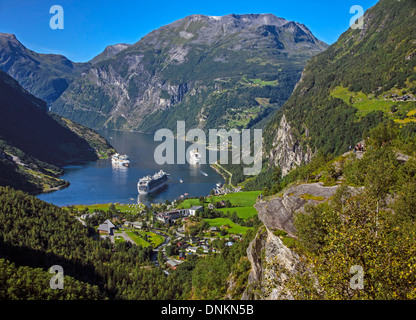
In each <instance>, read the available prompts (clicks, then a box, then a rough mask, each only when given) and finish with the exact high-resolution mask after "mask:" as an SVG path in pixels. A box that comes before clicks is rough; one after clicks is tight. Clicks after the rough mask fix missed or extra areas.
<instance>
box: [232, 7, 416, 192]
mask: <svg viewBox="0 0 416 320" xmlns="http://www.w3.org/2000/svg"><path fill="white" fill-rule="evenodd" d="M409 12H411V13H412V14H409ZM415 12H416V4H415V2H414V1H400V2H398V1H390V0H381V1H380V2H379V3H377V5H375V6H374V7H372V8H370V9H369V10H368V11H367V12H366V13H365V15H364V28H363V30H360V29H357V30H353V29H351V28H350V29H348V30H347V31H346V32H344V33H343V34H342V35H341V36H340V37H339V39H338V41H337V42H335V43H334V44H333V45H331V46H330V47H329V48H328V49H327V50H325V51H324V52H322V53H320V54H318V55H316V56H314V57H313V58H311V59H310V60H309V61H308V63H307V64H306V66H305V69H304V71H303V73H302V76H301V79H300V81H299V82H298V83H297V85H296V88H295V90H294V91H293V94H292V95H291V96H290V98H289V99H288V100H287V102H286V103H285V104H284V106H283V107H282V108H281V109H279V110H278V111H277V112H276V113H275V114H274V115H273V117H272V118H271V119H270V120H269V121H268V123H267V125H266V126H265V130H264V135H263V136H264V150H263V154H264V155H265V159H264V165H263V172H262V173H261V174H260V175H259V176H258V177H256V178H255V179H250V181H247V183H246V187H247V188H248V189H249V190H253V188H254V190H255V189H259V188H263V187H265V186H268V187H272V181H273V180H272V179H270V177H271V176H272V175H273V174H275V173H276V172H277V173H278V174H279V175H281V176H282V177H284V176H286V175H287V174H288V173H289V172H290V171H291V170H293V169H294V168H296V167H299V166H301V165H302V164H305V163H309V162H310V161H311V159H312V158H313V157H314V156H316V155H317V154H318V153H319V152H321V153H323V154H326V155H332V156H338V155H340V154H343V153H344V152H346V151H348V150H349V148H350V146H351V147H353V146H355V145H356V144H357V143H358V142H359V141H362V140H363V139H364V138H366V137H367V136H368V132H369V131H370V130H371V129H372V128H374V127H376V126H377V125H378V124H380V123H382V122H385V121H394V122H395V123H397V124H398V125H399V126H404V127H406V128H403V130H405V131H406V132H407V133H406V134H410V135H411V134H412V132H414V131H415V128H414V124H415V121H416V119H415V114H416V76H415V75H416V73H415V70H416V69H415V68H416V58H415V56H416V40H415V38H416V27H415V23H414V16H413V15H414V14H415ZM276 168H277V169H276ZM227 169H228V170H229V171H232V172H233V180H234V181H233V183H234V184H237V183H239V182H242V181H244V180H245V179H246V178H247V177H245V176H243V175H242V172H241V168H239V167H237V166H231V165H229V166H228V167H227ZM276 170H277V171H276Z"/></svg>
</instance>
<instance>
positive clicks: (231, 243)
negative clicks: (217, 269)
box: [225, 241, 234, 247]
mask: <svg viewBox="0 0 416 320" xmlns="http://www.w3.org/2000/svg"><path fill="white" fill-rule="evenodd" d="M233 244H234V242H232V241H228V242H227V243H226V244H225V246H226V247H231V246H232V245H233Z"/></svg>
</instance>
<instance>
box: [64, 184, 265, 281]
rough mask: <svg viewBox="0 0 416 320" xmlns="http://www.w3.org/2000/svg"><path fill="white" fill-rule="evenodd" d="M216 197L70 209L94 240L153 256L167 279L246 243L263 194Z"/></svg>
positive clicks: (217, 192)
mask: <svg viewBox="0 0 416 320" xmlns="http://www.w3.org/2000/svg"><path fill="white" fill-rule="evenodd" d="M223 192H224V190H223V189H221V188H217V189H216V190H215V192H213V194H211V195H209V196H207V197H199V198H179V199H177V200H174V201H173V202H169V201H166V202H165V203H158V204H152V206H151V207H146V206H144V205H143V204H119V203H115V204H107V205H92V206H71V207H68V210H70V212H71V213H72V214H74V215H75V217H76V218H77V219H78V221H80V223H82V224H83V225H84V226H85V227H86V228H87V227H88V228H90V229H91V230H94V235H93V236H94V237H95V238H96V239H97V240H98V239H100V240H107V241H110V242H111V243H112V244H114V245H115V244H117V243H123V242H126V243H130V244H131V245H137V246H142V247H145V248H149V249H151V250H152V251H153V255H152V257H153V258H152V262H153V263H154V264H155V265H156V266H157V267H160V268H162V269H163V270H164V272H165V273H166V274H169V272H170V271H171V270H175V269H176V268H177V267H178V266H179V265H180V264H181V263H183V262H184V261H186V260H188V259H190V258H191V257H204V256H206V255H208V254H216V253H219V252H221V251H222V250H224V249H225V248H226V247H230V246H232V245H233V244H234V243H236V242H237V241H241V240H242V239H243V236H244V234H245V233H246V232H247V231H248V230H249V229H252V228H253V227H254V225H255V223H258V218H257V212H256V210H255V208H254V207H253V204H254V203H255V202H256V201H257V199H258V198H259V192H238V193H227V194H225V193H224V194H223Z"/></svg>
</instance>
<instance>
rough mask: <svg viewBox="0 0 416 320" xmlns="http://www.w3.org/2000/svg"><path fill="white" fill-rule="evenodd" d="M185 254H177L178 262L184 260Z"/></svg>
mask: <svg viewBox="0 0 416 320" xmlns="http://www.w3.org/2000/svg"><path fill="white" fill-rule="evenodd" d="M185 259H186V257H185V252H179V260H185Z"/></svg>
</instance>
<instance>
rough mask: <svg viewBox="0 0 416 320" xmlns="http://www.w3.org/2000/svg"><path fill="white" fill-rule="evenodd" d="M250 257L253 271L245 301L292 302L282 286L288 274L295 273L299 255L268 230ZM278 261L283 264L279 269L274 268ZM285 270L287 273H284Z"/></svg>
mask: <svg viewBox="0 0 416 320" xmlns="http://www.w3.org/2000/svg"><path fill="white" fill-rule="evenodd" d="M247 257H248V260H249V261H250V263H251V271H250V274H249V277H248V286H247V289H246V291H245V292H244V294H243V295H242V299H243V300H259V299H264V300H276V299H291V296H290V294H288V293H286V292H285V291H284V286H283V285H282V284H283V283H284V280H285V278H286V275H285V272H293V271H294V270H295V269H296V266H297V264H298V263H299V256H298V255H297V254H296V253H295V252H293V251H292V250H290V249H289V248H288V247H286V246H285V245H284V244H283V242H282V240H281V239H280V238H279V237H278V236H276V235H274V234H273V232H272V231H270V230H269V229H268V228H267V227H264V229H261V230H260V231H259V233H258V234H257V235H256V237H255V239H254V240H253V241H252V242H251V244H250V246H249V247H248V249H247ZM275 261H278V262H279V266H280V268H279V270H277V269H276V268H275V267H273V265H272V263H273V264H274V262H275ZM283 269H284V270H285V271H283V272H281V271H282V270H283ZM277 278H278V279H277Z"/></svg>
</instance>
